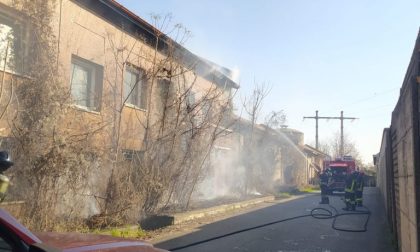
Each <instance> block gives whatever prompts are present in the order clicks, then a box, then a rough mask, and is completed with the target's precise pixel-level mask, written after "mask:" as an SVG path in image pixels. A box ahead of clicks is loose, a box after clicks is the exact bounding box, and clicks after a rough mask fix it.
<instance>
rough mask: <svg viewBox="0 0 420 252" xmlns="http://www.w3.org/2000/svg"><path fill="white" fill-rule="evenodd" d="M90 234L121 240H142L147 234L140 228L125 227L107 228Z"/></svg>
mask: <svg viewBox="0 0 420 252" xmlns="http://www.w3.org/2000/svg"><path fill="white" fill-rule="evenodd" d="M90 233H94V234H101V235H111V236H113V237H121V238H135V239H142V238H145V237H147V236H148V234H147V232H146V231H144V230H143V229H142V228H141V227H140V226H125V227H121V228H109V229H95V230H92V231H91V232H90Z"/></svg>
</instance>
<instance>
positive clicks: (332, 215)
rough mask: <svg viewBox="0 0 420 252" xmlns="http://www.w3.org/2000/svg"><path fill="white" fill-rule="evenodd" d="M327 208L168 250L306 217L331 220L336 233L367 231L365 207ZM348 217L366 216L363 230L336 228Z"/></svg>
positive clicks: (368, 217)
mask: <svg viewBox="0 0 420 252" xmlns="http://www.w3.org/2000/svg"><path fill="white" fill-rule="evenodd" d="M328 206H329V207H330V208H331V209H332V210H330V209H327V208H325V207H316V208H313V209H312V210H311V212H310V213H309V214H304V215H298V216H294V217H290V218H285V219H281V220H276V221H272V222H268V223H264V224H261V225H257V226H253V227H249V228H244V229H240V230H237V231H233V232H230V233H226V234H223V235H218V236H214V237H212V238H208V239H204V240H201V241H197V242H193V243H190V244H187V245H183V246H179V247H175V248H172V249H169V251H176V250H180V249H185V248H189V247H193V246H197V245H200V244H203V243H207V242H210V241H214V240H218V239H222V238H225V237H228V236H232V235H236V234H239V233H243V232H247V231H251V230H254V229H258V228H263V227H267V226H271V225H274V224H278V223H281V222H286V221H291V220H296V219H300V218H306V217H312V218H315V219H321V220H327V219H333V222H332V224H331V228H332V229H334V230H337V231H343V232H354V233H358V232H366V231H367V225H368V223H369V219H370V215H371V212H370V210H369V209H368V208H367V207H365V206H363V208H364V210H356V211H351V212H345V213H339V212H338V210H337V209H336V208H335V207H334V206H332V205H328ZM349 215H366V216H367V218H366V220H365V223H364V225H363V228H361V229H346V228H341V227H337V226H336V221H337V219H338V217H341V216H349Z"/></svg>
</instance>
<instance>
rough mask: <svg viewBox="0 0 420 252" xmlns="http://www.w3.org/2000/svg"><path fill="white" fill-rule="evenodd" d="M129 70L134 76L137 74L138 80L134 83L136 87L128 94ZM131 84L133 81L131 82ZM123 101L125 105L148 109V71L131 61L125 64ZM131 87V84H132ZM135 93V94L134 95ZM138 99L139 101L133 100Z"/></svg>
mask: <svg viewBox="0 0 420 252" xmlns="http://www.w3.org/2000/svg"><path fill="white" fill-rule="evenodd" d="M127 72H129V73H130V74H131V75H132V76H133V75H134V76H136V78H137V80H136V83H135V84H134V88H132V89H130V91H129V93H128V94H127V93H126V91H127V89H126V88H127V87H128V85H126V84H127V82H126V76H127ZM130 84H131V83H130ZM122 85H123V88H122V89H123V103H124V105H125V106H128V107H133V108H136V109H140V110H144V111H146V110H147V88H148V87H147V78H146V71H145V70H144V69H143V68H141V67H138V66H135V65H133V64H131V63H128V62H126V63H125V64H124V76H123V83H122ZM130 87H131V86H130ZM133 94H134V95H135V96H133ZM133 97H134V100H135V99H137V102H133Z"/></svg>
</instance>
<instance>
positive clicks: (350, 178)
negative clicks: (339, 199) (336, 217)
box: [343, 174, 356, 211]
mask: <svg viewBox="0 0 420 252" xmlns="http://www.w3.org/2000/svg"><path fill="white" fill-rule="evenodd" d="M355 187H356V176H355V174H348V175H347V176H346V187H345V189H344V201H345V203H346V207H345V208H343V210H346V211H350V210H352V211H354V210H356V201H355V189H356V188H355Z"/></svg>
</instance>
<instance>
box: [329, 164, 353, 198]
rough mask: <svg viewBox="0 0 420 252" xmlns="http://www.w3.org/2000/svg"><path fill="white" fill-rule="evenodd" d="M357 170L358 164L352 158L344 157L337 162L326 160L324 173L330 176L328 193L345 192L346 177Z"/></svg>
mask: <svg viewBox="0 0 420 252" xmlns="http://www.w3.org/2000/svg"><path fill="white" fill-rule="evenodd" d="M355 170H356V163H355V161H354V159H353V157H352V156H343V157H339V158H336V159H335V160H325V161H324V172H326V174H327V175H328V192H329V193H332V192H334V191H340V192H342V191H344V188H345V179H346V176H347V175H348V174H351V173H352V172H354V171H355Z"/></svg>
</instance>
